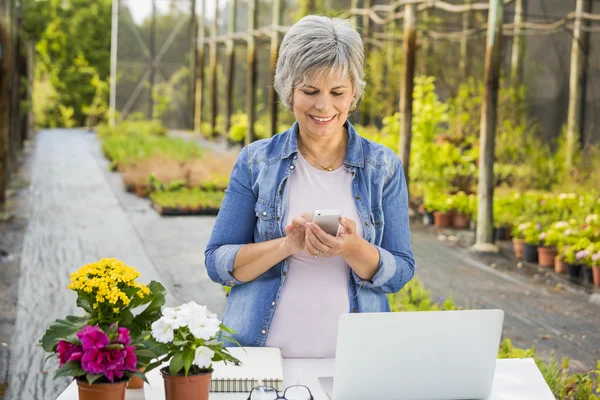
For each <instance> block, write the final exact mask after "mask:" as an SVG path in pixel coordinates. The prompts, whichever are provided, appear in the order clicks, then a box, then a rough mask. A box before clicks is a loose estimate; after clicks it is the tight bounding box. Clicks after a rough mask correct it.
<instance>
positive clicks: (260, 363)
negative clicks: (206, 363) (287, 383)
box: [210, 347, 283, 392]
mask: <svg viewBox="0 0 600 400" xmlns="http://www.w3.org/2000/svg"><path fill="white" fill-rule="evenodd" d="M228 350H229V352H230V353H231V355H232V356H234V357H236V358H237V359H239V360H240V361H241V364H240V365H234V364H231V363H228V364H227V365H225V364H224V363H223V362H222V361H219V362H216V363H213V369H214V371H213V374H212V379H211V382H210V391H211V392H249V391H251V390H252V388H253V387H256V386H259V385H261V384H262V385H265V386H272V387H274V388H275V389H276V390H282V389H283V360H282V358H281V350H280V349H279V348H278V347H229V348H228Z"/></svg>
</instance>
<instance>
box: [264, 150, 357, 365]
mask: <svg viewBox="0 0 600 400" xmlns="http://www.w3.org/2000/svg"><path fill="white" fill-rule="evenodd" d="M351 182H352V173H350V172H348V171H346V169H345V168H344V167H341V168H338V169H336V170H335V171H332V172H329V171H325V170H321V169H316V168H315V167H313V166H312V165H310V164H309V163H308V162H307V161H306V160H305V159H304V158H303V157H302V155H301V154H300V153H298V163H297V166H296V172H294V173H293V174H291V175H290V178H289V203H288V204H289V209H288V217H287V224H290V223H291V221H292V219H293V218H294V217H296V216H298V215H300V214H304V213H313V212H314V211H315V210H319V209H338V210H340V211H341V212H342V215H343V216H344V217H346V218H348V219H352V220H354V221H357V222H358V223H357V224H356V225H357V233H358V234H359V235H360V236H361V237H362V235H363V230H362V225H361V223H360V222H359V221H360V217H359V215H358V211H357V210H356V204H355V203H354V197H353V195H352V186H351V185H352V183H351ZM349 273H350V271H349V267H348V264H346V261H344V259H343V258H342V257H341V256H336V257H330V258H316V257H314V256H312V255H310V254H308V253H307V252H306V251H305V250H302V251H301V252H299V253H296V254H294V255H293V256H292V257H291V258H290V265H289V269H288V274H287V279H286V280H285V283H284V285H283V287H282V288H281V292H280V294H279V300H278V305H277V309H276V310H275V315H274V317H273V321H272V323H271V326H270V328H269V333H268V336H267V342H266V344H265V346H267V347H279V348H281V351H282V355H283V357H288V358H290V357H292V358H304V357H310V358H320V357H323V358H331V357H335V346H336V340H337V326H338V319H339V316H340V314H342V313H347V312H350V300H349V299H348V279H349Z"/></svg>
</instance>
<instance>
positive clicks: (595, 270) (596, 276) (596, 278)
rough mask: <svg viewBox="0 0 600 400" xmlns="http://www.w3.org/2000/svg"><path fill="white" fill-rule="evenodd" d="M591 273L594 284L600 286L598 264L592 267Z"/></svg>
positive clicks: (599, 266) (599, 268) (599, 267)
mask: <svg viewBox="0 0 600 400" xmlns="http://www.w3.org/2000/svg"><path fill="white" fill-rule="evenodd" d="M592 274H593V276H594V285H596V286H600V265H594V266H593V267H592Z"/></svg>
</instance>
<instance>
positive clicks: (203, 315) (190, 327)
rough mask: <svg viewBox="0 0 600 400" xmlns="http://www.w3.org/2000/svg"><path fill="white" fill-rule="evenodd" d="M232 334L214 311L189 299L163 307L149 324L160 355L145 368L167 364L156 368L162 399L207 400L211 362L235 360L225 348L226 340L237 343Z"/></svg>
mask: <svg viewBox="0 0 600 400" xmlns="http://www.w3.org/2000/svg"><path fill="white" fill-rule="evenodd" d="M232 333H235V332H234V331H233V330H231V329H229V328H227V327H226V326H225V325H223V324H222V323H221V321H219V319H218V318H217V316H216V315H215V314H213V313H211V312H210V311H208V310H207V308H206V307H205V306H201V305H198V304H196V303H195V302H193V301H192V302H189V303H186V304H183V305H181V306H179V307H176V308H164V309H163V315H162V317H161V318H160V319H158V320H157V321H155V322H154V323H153V324H152V338H153V340H154V341H155V342H156V346H155V347H154V348H155V349H160V350H159V351H158V353H161V354H160V355H159V356H164V357H161V358H160V359H159V360H158V361H156V362H154V363H153V364H151V365H149V366H148V368H147V370H151V369H153V368H155V367H157V366H159V365H164V363H166V362H168V363H169V365H168V366H164V367H162V368H161V370H160V372H161V375H162V377H163V379H164V385H165V395H166V400H206V399H208V394H209V390H210V380H211V377H212V371H213V369H212V363H213V362H215V361H224V362H225V363H228V362H233V363H238V362H239V360H238V359H237V358H235V357H233V356H232V355H231V354H230V353H229V351H228V350H227V348H226V347H225V342H226V341H230V342H233V343H236V344H237V341H235V340H234V339H233V338H232V337H231V336H230V334H232Z"/></svg>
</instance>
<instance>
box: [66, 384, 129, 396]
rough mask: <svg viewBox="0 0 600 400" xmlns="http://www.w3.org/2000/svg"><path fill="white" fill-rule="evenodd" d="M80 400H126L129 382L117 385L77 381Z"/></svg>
mask: <svg viewBox="0 0 600 400" xmlns="http://www.w3.org/2000/svg"><path fill="white" fill-rule="evenodd" d="M77 387H78V388H79V400H125V388H126V387H127V381H122V382H116V383H94V384H92V385H90V384H88V383H87V382H86V381H80V380H77Z"/></svg>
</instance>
